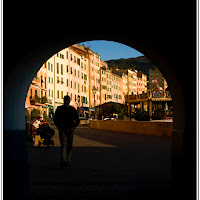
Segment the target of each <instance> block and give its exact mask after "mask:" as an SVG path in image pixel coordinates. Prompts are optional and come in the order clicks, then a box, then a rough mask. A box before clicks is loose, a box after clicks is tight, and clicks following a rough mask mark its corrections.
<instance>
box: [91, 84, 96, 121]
mask: <svg viewBox="0 0 200 200" xmlns="http://www.w3.org/2000/svg"><path fill="white" fill-rule="evenodd" d="M96 92H97V88H95V86H93V88H92V93H93V95H94V118H95V94H96Z"/></svg>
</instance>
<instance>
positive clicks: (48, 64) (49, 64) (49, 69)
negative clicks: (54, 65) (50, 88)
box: [45, 62, 50, 70]
mask: <svg viewBox="0 0 200 200" xmlns="http://www.w3.org/2000/svg"><path fill="white" fill-rule="evenodd" d="M45 68H46V67H45ZM48 70H50V63H49V62H48Z"/></svg>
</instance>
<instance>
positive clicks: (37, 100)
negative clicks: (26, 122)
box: [30, 97, 48, 105]
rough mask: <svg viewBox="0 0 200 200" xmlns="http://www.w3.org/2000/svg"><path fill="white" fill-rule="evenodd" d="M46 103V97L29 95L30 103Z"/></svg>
mask: <svg viewBox="0 0 200 200" xmlns="http://www.w3.org/2000/svg"><path fill="white" fill-rule="evenodd" d="M38 103H39V104H46V103H48V99H47V98H46V97H42V98H40V97H30V104H31V105H36V104H38Z"/></svg>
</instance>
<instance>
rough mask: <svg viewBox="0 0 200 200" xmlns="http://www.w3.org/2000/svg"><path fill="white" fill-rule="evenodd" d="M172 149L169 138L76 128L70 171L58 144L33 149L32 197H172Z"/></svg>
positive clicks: (31, 153)
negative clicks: (61, 162) (62, 157)
mask: <svg viewBox="0 0 200 200" xmlns="http://www.w3.org/2000/svg"><path fill="white" fill-rule="evenodd" d="M54 140H58V135H57V133H56V135H55V138H54ZM57 142H58V141H57ZM170 148H171V142H170V140H169V139H162V138H159V137H152V136H138V135H132V134H129V133H119V132H111V131H101V130H95V129H89V128H77V129H76V132H75V136H74V148H73V153H72V166H71V167H68V168H61V167H60V166H59V161H60V160H59V159H60V153H59V152H60V148H59V146H55V147H50V148H46V147H41V148H40V149H38V148H33V147H31V150H30V151H29V155H30V156H29V157H30V184H31V199H61V198H65V199H80V198H81V199H102V198H105V197H106V198H110V199H115V198H116V197H118V198H121V197H123V198H126V197H127V198H128V199H171V198H170V194H171V152H170Z"/></svg>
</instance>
